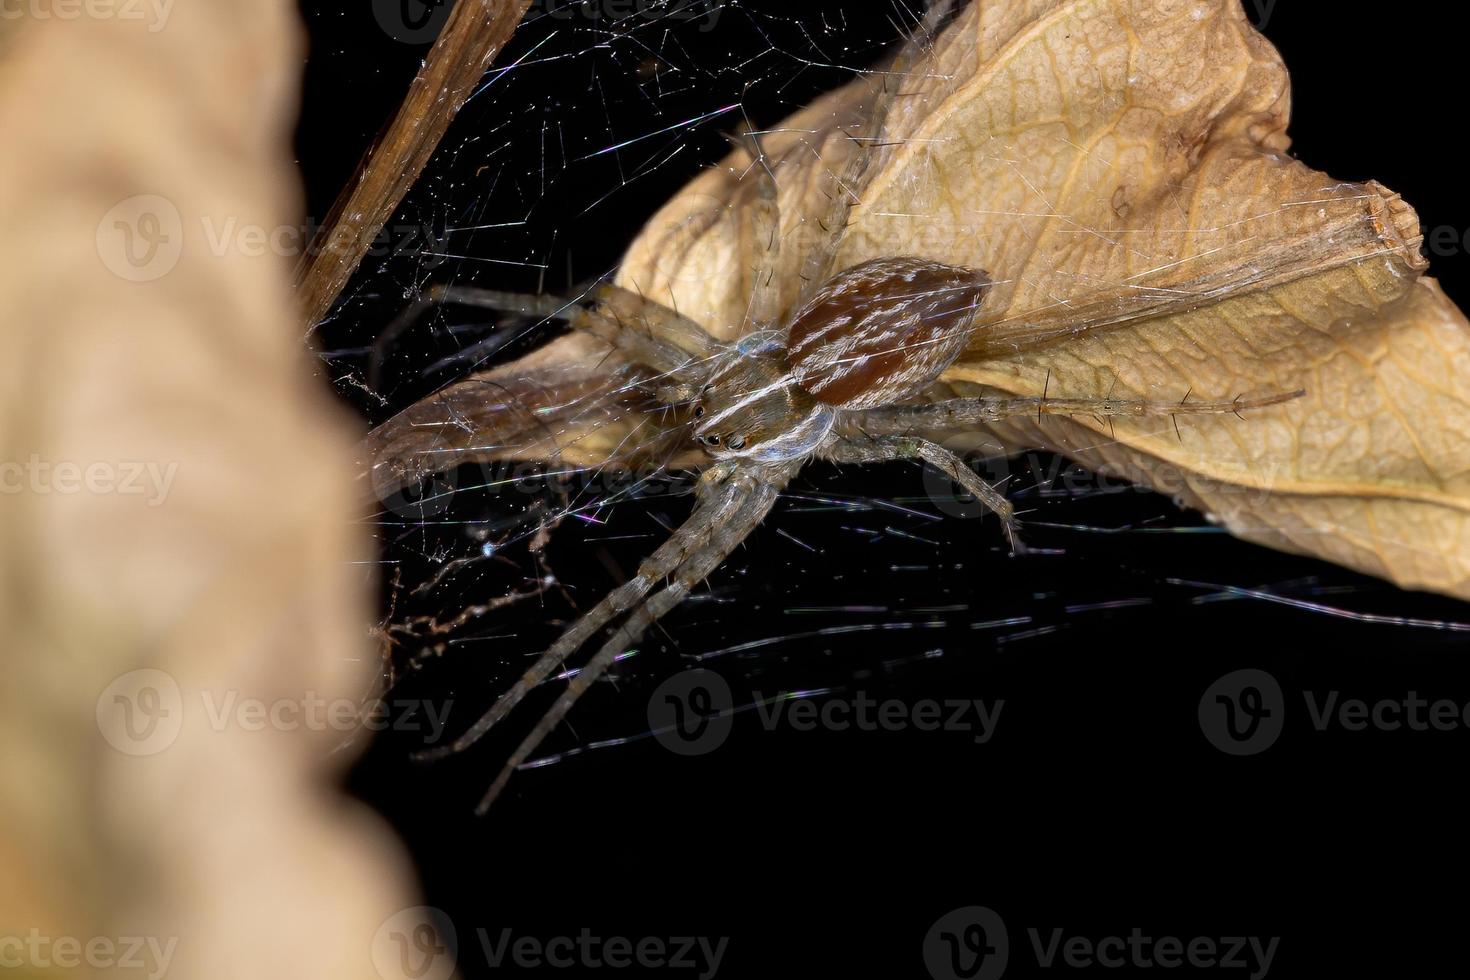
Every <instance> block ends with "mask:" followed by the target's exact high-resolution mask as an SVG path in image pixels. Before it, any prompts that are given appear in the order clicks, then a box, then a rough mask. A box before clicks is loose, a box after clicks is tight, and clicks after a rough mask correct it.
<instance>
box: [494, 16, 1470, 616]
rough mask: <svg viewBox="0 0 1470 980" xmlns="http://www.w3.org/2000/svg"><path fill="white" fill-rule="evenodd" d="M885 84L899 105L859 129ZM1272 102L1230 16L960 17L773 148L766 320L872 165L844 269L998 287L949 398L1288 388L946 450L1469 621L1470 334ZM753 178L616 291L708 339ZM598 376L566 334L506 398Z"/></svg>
mask: <svg viewBox="0 0 1470 980" xmlns="http://www.w3.org/2000/svg"><path fill="white" fill-rule="evenodd" d="M878 84H887V85H890V86H897V87H898V88H899V93H900V94H899V96H898V97H897V99H896V100H895V102H894V106H893V109H892V111H891V112H890V114H889V117H888V121H887V125H886V127H885V129H884V131H883V132H882V133H881V134H879V133H867V132H864V131H863V120H864V117H865V115H866V110H867V107H868V106H869V105H871V103H872V99H873V96H874V90H875V87H876V86H877V85H878ZM1288 107H1289V89H1288V81H1287V76H1286V72H1285V69H1284V67H1283V65H1282V64H1281V61H1280V59H1279V57H1278V56H1277V54H1276V52H1275V51H1274V49H1272V48H1271V46H1270V45H1269V44H1268V43H1267V42H1266V41H1265V40H1264V39H1263V38H1262V37H1261V36H1260V35H1259V34H1258V33H1257V32H1256V31H1255V30H1254V29H1253V28H1252V27H1251V26H1250V24H1249V23H1248V22H1247V21H1246V19H1245V16H1244V13H1243V11H1242V9H1241V7H1240V5H1239V3H1238V2H1237V0H1180V2H1170V0H1133V2H1124V3H1119V2H1102V0H1008V2H996V3H984V4H972V5H970V6H968V7H967V8H966V9H965V10H964V11H963V12H962V13H961V14H960V16H959V17H958V18H957V20H956V21H955V22H954V23H953V24H952V25H951V26H950V27H949V28H948V29H947V30H946V32H945V33H944V34H943V35H942V36H941V37H940V38H939V39H938V41H937V42H936V44H935V45H934V47H933V50H932V51H931V52H930V54H929V56H928V57H927V58H925V59H923V60H921V61H920V62H919V63H918V64H917V65H916V66H915V68H914V70H913V72H912V73H910V74H908V75H906V76H903V77H895V76H888V75H885V74H883V73H878V74H877V75H876V77H875V78H862V79H859V80H858V81H856V82H854V83H853V84H852V85H850V86H848V87H847V88H845V89H843V90H840V91H839V92H836V93H833V94H831V95H829V96H828V97H826V98H825V99H823V100H820V101H819V102H818V103H816V104H814V105H812V106H811V107H809V108H808V109H806V110H804V111H802V112H801V113H798V114H797V115H796V116H794V117H793V118H791V119H789V120H787V121H785V122H784V123H782V124H781V125H780V126H778V127H774V132H773V133H772V134H771V135H770V136H769V137H767V141H766V149H767V152H768V154H769V155H770V156H771V157H773V158H774V159H775V164H774V165H775V170H776V175H777V179H778V182H779V185H780V203H781V213H782V224H781V235H782V246H783V259H782V262H781V265H780V268H779V269H778V270H777V274H778V277H779V281H780V286H781V291H782V295H783V297H784V298H785V300H786V302H787V303H788V304H789V303H790V302H791V301H793V300H794V299H795V297H796V295H797V292H798V290H799V289H800V288H801V285H802V283H801V278H800V273H801V269H802V261H801V260H802V258H803V257H804V256H805V254H807V253H808V252H809V250H810V249H811V248H812V247H813V246H814V244H815V243H816V242H818V241H820V240H821V238H822V237H823V236H824V231H823V229H821V228H819V227H816V225H817V216H819V215H822V214H825V213H826V211H827V202H828V200H829V199H830V196H831V195H832V194H834V193H839V191H838V190H837V188H836V175H837V174H839V173H841V172H842V169H843V167H842V165H843V162H844V161H845V160H846V158H847V157H848V156H849V155H850V154H852V153H858V152H872V153H873V154H874V157H873V160H872V162H871V164H870V166H869V171H868V175H869V179H868V180H867V181H866V182H865V183H864V186H860V187H858V188H849V189H846V191H848V192H852V191H855V192H857V196H858V203H857V205H856V206H855V208H854V210H853V213H852V215H851V220H850V222H849V225H848V229H847V234H846V238H845V240H844V243H843V245H842V248H841V259H840V262H839V267H845V266H849V265H852V264H855V263H857V262H861V261H864V260H866V259H869V258H874V257H878V256H885V255H898V254H912V255H920V256H923V257H925V258H929V259H934V260H938V261H942V262H949V263H955V264H962V265H969V266H972V267H976V268H982V269H985V270H986V271H988V272H989V274H990V275H991V277H992V279H994V280H995V282H996V287H995V289H994V290H993V291H992V293H991V295H990V296H989V298H988V299H987V301H986V303H985V305H984V306H983V308H982V310H981V316H980V320H979V323H978V324H977V329H976V332H975V337H974V341H973V343H972V346H971V348H970V351H969V353H968V354H967V355H966V356H965V357H963V358H962V359H961V361H960V362H959V363H957V364H956V365H955V366H954V367H953V368H952V369H951V370H950V371H949V372H948V373H947V374H946V376H945V379H944V380H945V381H946V382H947V383H948V385H949V386H950V392H948V393H953V392H972V391H977V390H980V389H982V388H983V389H992V390H999V391H1004V392H1009V393H1015V394H1023V395H1040V394H1042V393H1043V391H1047V392H1049V393H1050V394H1051V395H1054V396H1058V397H1085V396H1099V395H1106V394H1109V393H1111V394H1113V395H1115V396H1117V397H1125V398H1126V397H1139V398H1144V397H1146V398H1150V399H1155V400H1162V399H1180V400H1182V399H1184V398H1186V397H1189V398H1195V399H1201V400H1221V399H1224V400H1228V399H1230V398H1232V397H1234V396H1236V395H1240V394H1244V393H1265V392H1285V391H1291V390H1294V389H1297V388H1303V389H1306V391H1307V392H1308V394H1307V397H1305V398H1303V399H1301V400H1299V401H1297V402H1293V403H1291V404H1289V405H1285V406H1279V407H1276V408H1273V409H1270V410H1268V411H1261V412H1259V413H1255V414H1254V415H1252V416H1251V417H1246V418H1237V417H1234V416H1197V417H1185V418H1182V419H1180V421H1179V427H1178V429H1177V430H1176V428H1175V426H1174V424H1173V423H1172V422H1171V421H1169V420H1167V419H1166V420H1162V421H1161V420H1156V419H1140V420H1127V421H1124V420H1119V421H1118V422H1117V423H1116V425H1115V426H1110V425H1108V424H1107V423H1106V422H1104V421H1100V420H1096V419H1091V418H1074V419H1065V418H1047V419H1044V420H1042V421H1041V422H1039V423H1038V422H1035V421H1028V422H1019V423H1015V424H1006V425H1002V426H995V427H993V428H992V429H989V430H986V431H983V432H979V431H977V432H976V433H974V434H973V436H972V438H970V439H968V440H960V441H959V442H960V443H961V444H963V443H965V442H968V443H969V444H971V445H992V446H997V447H999V448H1003V449H1004V450H1006V451H1020V450H1023V449H1027V448H1035V447H1041V448H1054V449H1058V450H1060V451H1063V452H1065V453H1067V454H1068V455H1069V456H1071V457H1073V458H1075V459H1077V460H1079V461H1081V462H1083V463H1084V464H1086V465H1089V466H1092V467H1097V468H1105V469H1108V470H1111V471H1113V472H1116V473H1120V474H1123V475H1126V476H1128V477H1129V478H1130V479H1134V480H1137V481H1139V482H1142V483H1145V484H1148V485H1150V486H1153V487H1156V488H1158V489H1160V490H1162V491H1164V492H1168V493H1171V494H1174V495H1175V496H1176V497H1177V498H1178V499H1180V500H1181V501H1182V502H1184V503H1186V504H1188V505H1190V506H1194V507H1197V508H1199V509H1201V510H1204V511H1205V512H1207V513H1208V514H1210V515H1212V516H1213V517H1214V518H1215V519H1217V520H1219V521H1221V522H1222V523H1223V524H1224V525H1225V526H1226V527H1228V528H1229V529H1230V530H1231V531H1232V532H1233V533H1235V534H1237V535H1239V536H1241V537H1244V538H1248V539H1250V540H1254V541H1259V542H1261V543H1264V544H1268V545H1270V546H1272V547H1276V548H1281V549H1284V550H1290V551H1296V552H1303V553H1307V554H1312V555H1317V556H1320V557H1323V558H1326V559H1328V560H1331V561H1335V562H1338V563H1341V564H1344V565H1347V566H1349V567H1352V568H1355V569H1360V570H1363V571H1366V572H1369V573H1371V574H1374V575H1379V576H1382V577H1384V578H1388V579H1390V580H1393V581H1395V582H1398V583H1400V584H1402V585H1405V586H1409V587H1419V588H1426V589H1433V590H1437V591H1442V592H1447V593H1450V594H1454V595H1459V596H1466V597H1470V549H1466V548H1465V547H1464V546H1463V545H1464V543H1465V540H1466V537H1467V513H1466V512H1467V509H1470V483H1467V479H1470V478H1467V475H1466V473H1465V472H1464V471H1465V466H1464V464H1463V461H1464V460H1466V459H1470V455H1467V452H1466V450H1467V448H1470V446H1467V439H1470V380H1466V379H1470V372H1467V370H1466V369H1467V367H1470V333H1467V330H1466V324H1465V321H1464V318H1463V316H1462V315H1461V314H1460V313H1459V311H1458V310H1456V309H1455V308H1454V307H1453V305H1452V304H1450V303H1449V302H1448V300H1446V299H1445V298H1444V296H1443V294H1442V293H1440V292H1439V291H1438V289H1437V288H1436V287H1435V286H1434V285H1433V284H1432V283H1429V282H1427V281H1423V282H1421V281H1420V280H1419V276H1420V274H1421V273H1422V272H1423V270H1424V267H1425V265H1424V262H1423V260H1422V258H1421V257H1420V254H1419V244H1420V235H1419V230H1418V222H1417V219H1416V217H1415V216H1414V214H1413V212H1412V210H1411V209H1410V208H1409V207H1408V206H1407V205H1405V204H1404V203H1403V202H1402V201H1401V200H1399V199H1398V198H1397V197H1396V196H1395V195H1393V194H1392V193H1390V192H1389V191H1387V190H1386V189H1384V188H1383V187H1381V186H1380V185H1378V184H1376V183H1368V184H1344V183H1339V182H1336V181H1334V180H1332V179H1331V178H1329V177H1327V176H1325V175H1323V174H1320V173H1317V172H1315V171H1313V170H1311V169H1309V168H1307V167H1305V166H1304V165H1302V164H1301V163H1299V162H1297V161H1295V160H1293V159H1291V158H1289V157H1288V156H1286V155H1285V151H1286V149H1287V146H1288V139H1287V137H1286V135H1285V127H1286V124H1287V118H1288ZM872 147H876V149H870V148H872ZM749 165H750V161H749V159H748V157H747V155H745V154H743V153H736V154H734V155H732V157H731V158H730V159H729V160H727V161H725V163H724V165H722V166H721V167H720V168H717V169H713V170H711V171H708V172H706V173H705V174H703V175H702V176H701V177H699V178H698V179H697V180H695V181H694V182H692V183H691V184H690V185H689V186H688V187H687V188H685V190H684V191H683V192H681V193H680V194H679V195H677V196H676V197H675V198H674V199H673V200H672V201H671V202H670V203H669V204H668V205H667V206H666V207H665V208H664V209H663V210H662V211H661V212H660V213H659V214H658V215H657V216H655V218H654V219H653V220H652V221H651V222H650V224H649V227H648V228H647V229H646V230H645V232H644V234H643V235H642V236H641V237H640V238H639V239H638V241H636V242H635V243H634V245H633V246H632V248H631V249H630V250H629V252H628V255H627V257H626V260H625V263H624V265H623V268H622V271H621V274H620V279H621V281H622V282H623V283H624V284H625V285H629V286H634V287H636V288H639V289H641V290H643V291H644V292H645V293H647V294H648V295H649V296H651V297H653V298H656V299H659V300H661V301H664V302H666V303H669V304H671V305H676V306H677V307H678V308H679V309H680V310H681V311H682V312H683V313H685V314H686V315H688V316H691V317H693V318H694V319H696V320H698V321H699V322H701V323H703V324H704V325H706V326H707V327H708V328H709V329H710V330H711V332H712V333H715V334H716V335H718V336H721V337H724V338H727V339H728V338H730V337H731V336H733V335H734V334H735V333H736V332H737V331H738V329H739V325H740V324H741V323H742V321H743V315H744V311H745V307H746V302H747V290H746V287H745V284H744V280H746V279H747V278H748V272H747V270H748V268H749V266H750V264H751V263H750V260H749V256H748V255H747V254H746V252H745V251H744V246H743V245H742V243H744V242H747V241H749V239H750V237H751V236H750V232H749V227H748V226H749V224H750V222H751V221H752V220H753V218H752V216H751V210H750V209H749V208H747V207H745V206H744V205H745V204H746V203H748V201H749V200H750V196H751V195H753V194H754V193H755V187H754V183H755V182H754V181H748V180H742V179H741V177H742V175H743V174H744V173H745V172H746V171H747V170H748V169H749ZM599 354H600V352H599V351H598V348H597V346H596V344H595V343H593V342H592V341H590V340H587V339H586V338H580V337H578V338H567V339H565V340H562V341H559V342H558V343H557V344H554V345H551V346H550V347H548V348H546V349H544V350H543V351H541V352H538V355H537V357H538V361H537V362H536V366H535V369H534V370H531V371H524V370H522V368H523V367H529V365H511V366H509V367H508V368H502V369H501V370H500V372H498V373H499V374H500V375H501V376H502V377H517V378H520V379H521V380H522V381H523V382H525V383H537V382H538V381H540V380H543V379H544V376H543V375H541V374H540V373H539V372H541V371H544V370H546V369H547V367H546V366H547V365H561V366H562V367H563V368H564V369H569V370H574V371H577V372H579V373H580V377H581V378H582V379H583V381H584V382H585V381H586V380H588V379H590V378H591V377H592V376H593V375H594V374H595V369H593V368H592V367H590V365H592V364H594V363H596V361H597V359H598V357H599ZM944 393H945V392H936V394H944ZM636 420H637V418H636V416H627V417H625V418H624V420H623V427H624V429H626V428H627V427H628V426H630V425H631V424H633V423H634V422H635V421H636ZM581 435H582V433H581V432H580V431H579V430H578V429H577V428H576V427H575V426H572V427H571V428H570V430H569V432H568V434H567V438H568V439H569V440H572V441H575V440H576V439H577V438H578V437H580V436H581ZM600 439H601V441H602V442H603V443H604V444H616V442H617V439H616V438H614V437H613V436H610V435H609V434H608V433H606V432H604V433H603V434H602V435H601V437H600Z"/></svg>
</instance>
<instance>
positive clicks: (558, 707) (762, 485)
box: [475, 466, 795, 815]
mask: <svg viewBox="0 0 1470 980" xmlns="http://www.w3.org/2000/svg"><path fill="white" fill-rule="evenodd" d="M794 472H795V467H794V466H793V467H786V468H782V469H779V470H774V471H771V472H767V473H764V474H759V475H757V476H755V477H753V478H752V477H748V476H746V475H744V474H740V473H737V474H736V475H735V476H734V477H732V482H740V483H746V484H747V488H746V492H745V493H744V494H743V495H742V497H741V502H740V504H739V505H738V507H736V508H735V510H734V512H733V513H732V514H731V515H730V516H729V518H728V519H727V520H725V521H724V522H722V523H721V524H720V525H719V526H718V527H716V528H715V530H714V532H713V534H711V535H710V537H709V540H708V541H707V542H705V543H704V544H703V545H702V546H701V547H700V548H698V549H696V550H691V551H690V552H689V553H688V555H687V558H686V559H685V561H684V563H683V564H681V565H680V566H679V567H678V568H677V569H676V570H675V571H674V572H673V574H672V576H671V580H670V582H669V584H668V585H667V586H666V587H665V588H664V589H663V590H661V591H660V592H658V593H657V594H655V595H654V596H653V597H652V598H651V599H649V600H648V601H647V602H645V603H643V604H642V605H641V606H638V607H636V608H634V609H633V610H632V613H631V615H630V616H629V617H628V619H627V620H626V621H625V622H624V623H623V625H622V626H621V627H619V628H618V629H617V630H616V631H615V632H614V633H613V635H612V636H611V637H610V638H609V639H608V641H607V642H606V643H604V644H603V646H602V648H601V649H599V650H598V651H597V653H596V654H594V655H593V657H592V659H591V660H589V661H588V662H587V664H586V666H584V667H583V668H582V669H581V670H580V671H578V672H577V673H576V675H575V676H573V677H572V679H571V681H570V682H568V684H567V689H566V691H565V692H563V693H562V695H561V697H559V698H557V699H556V703H555V704H554V705H552V706H551V708H550V709H549V710H547V712H546V714H544V715H542V717H541V720H540V721H539V722H537V723H536V727H535V729H533V730H532V732H531V734H529V735H527V736H526V738H525V740H524V741H522V742H521V744H520V746H519V747H518V748H517V749H516V750H515V752H514V753H513V754H512V755H511V757H510V758H509V759H507V760H506V762H505V765H504V766H503V767H502V768H501V770H500V775H499V776H497V777H496V779H495V782H494V783H492V784H491V786H490V789H489V790H488V791H486V793H485V796H484V798H483V799H482V800H481V801H480V805H479V806H478V807H476V808H475V812H476V813H478V814H482V815H483V814H484V813H485V811H487V810H488V809H489V808H490V805H491V804H492V803H494V802H495V798H496V797H497V796H499V795H500V792H501V790H503V789H505V785H506V783H507V782H509V781H510V777H511V776H512V775H514V774H515V771H516V770H517V769H518V768H520V766H521V765H522V764H523V763H525V761H526V760H527V759H529V758H530V757H531V753H532V752H534V751H536V747H537V746H538V745H540V744H541V742H542V741H543V740H544V739H545V738H546V736H547V735H549V734H551V732H552V731H554V730H555V729H556V726H557V725H559V724H561V722H562V719H564V718H565V717H566V716H567V713H568V712H569V711H571V710H572V706H573V705H575V704H576V703H577V700H578V699H579V698H581V696H582V695H583V694H585V693H586V692H587V689H588V688H590V687H591V686H592V685H593V684H594V683H596V682H597V680H598V678H600V677H601V676H602V675H603V674H604V673H605V672H606V671H607V669H608V668H609V667H611V666H612V665H613V663H614V662H615V661H616V660H617V658H618V655H619V654H621V653H622V652H623V651H625V650H627V649H628V647H630V646H632V645H633V644H635V643H637V642H638V641H639V640H640V639H641V638H642V637H643V634H644V633H645V632H647V631H648V628H649V627H651V626H652V625H653V624H654V623H656V622H658V621H659V620H660V619H662V618H663V617H664V616H665V615H667V614H668V613H669V612H670V611H671V610H673V609H674V608H675V607H676V606H678V605H679V603H681V602H683V601H684V600H685V599H686V598H688V596H689V593H690V592H691V591H693V589H694V587H695V586H696V585H698V584H699V583H700V582H701V581H703V580H704V579H705V578H707V577H709V576H710V575H711V574H712V573H713V572H714V571H715V570H716V569H717V568H719V567H720V565H722V564H724V561H725V559H726V558H728V557H729V556H730V552H732V551H734V550H735V548H736V546H738V545H739V544H740V542H742V541H744V540H745V538H746V537H747V536H749V534H750V533H751V532H752V531H754V530H755V528H756V527H757V526H758V525H759V524H760V523H761V521H763V520H765V517H766V515H767V514H768V513H770V511H771V508H772V507H773V506H775V504H776V500H777V498H778V497H779V496H780V493H781V488H782V487H783V486H784V485H785V483H786V480H787V479H789V478H790V475H791V474H792V473H794ZM679 533H680V534H682V533H683V529H681V530H680V532H679Z"/></svg>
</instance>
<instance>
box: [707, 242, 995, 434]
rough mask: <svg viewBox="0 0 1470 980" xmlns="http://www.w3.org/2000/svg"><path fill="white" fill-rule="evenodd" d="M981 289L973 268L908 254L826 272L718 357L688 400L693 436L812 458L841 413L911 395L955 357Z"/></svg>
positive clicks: (983, 280)
mask: <svg viewBox="0 0 1470 980" xmlns="http://www.w3.org/2000/svg"><path fill="white" fill-rule="evenodd" d="M989 288H990V279H989V277H988V276H986V275H985V273H983V272H976V271H973V270H970V269H964V268H959V267H957V266H949V265H943V264H941V263H938V262H927V261H925V260H923V259H917V258H910V257H898V258H888V259H874V260H872V261H869V262H864V263H862V264H861V265H857V266H854V267H853V268H851V269H848V270H846V271H845V272H842V273H840V274H838V275H836V276H833V277H832V278H831V279H830V280H829V281H827V282H826V283H824V284H823V285H822V288H821V289H819V290H817V291H816V292H815V293H813V294H812V296H811V298H810V299H809V300H807V302H806V303H805V304H804V305H802V306H801V307H799V308H798V309H796V310H795V311H794V312H793V314H792V315H791V316H790V318H789V321H788V322H787V324H786V325H785V328H784V329H783V330H777V331H763V332H758V333H755V334H752V335H750V336H749V337H748V338H745V339H743V340H742V341H740V342H739V343H737V344H735V345H734V346H733V347H732V348H731V349H730V350H729V352H728V353H726V354H725V355H724V356H722V357H720V358H718V359H717V360H716V362H715V363H716V365H717V366H716V368H715V370H714V373H713V375H712V376H711V378H710V380H709V383H708V384H707V385H706V386H705V388H704V390H703V392H702V393H701V394H700V395H699V397H698V398H697V399H696V402H695V407H694V418H695V421H696V427H695V438H696V439H697V440H698V441H699V443H700V445H702V446H704V447H705V450H706V452H708V453H709V454H710V455H711V456H713V457H714V458H716V459H727V458H746V459H753V460H760V461H764V462H781V461H785V460H792V459H798V458H800V457H803V456H809V455H811V454H812V453H814V452H816V451H817V450H818V449H819V448H821V446H822V445H823V443H825V442H826V441H827V440H828V439H829V437H830V435H831V432H832V428H833V426H834V425H835V424H836V422H837V419H838V414H839V411H841V410H849V411H850V410H857V409H865V408H874V407H877V406H879V405H889V404H893V403H895V402H898V401H901V400H903V399H906V398H911V397H912V396H914V395H916V394H918V393H919V392H921V391H922V390H923V389H924V388H926V387H928V386H929V385H930V384H931V383H932V382H933V381H934V380H935V379H936V378H937V377H938V376H939V375H940V374H941V373H942V372H943V371H944V369H945V368H947V367H949V366H950V365H951V364H953V363H954V361H955V359H956V358H957V357H959V355H960V353H961V352H963V351H964V349H965V346H966V344H967V343H968V341H969V337H970V324H971V322H972V321H973V320H974V318H975V313H976V311H977V310H978V309H979V308H980V303H981V301H982V300H983V299H984V298H985V293H986V291H987V290H988V289H989Z"/></svg>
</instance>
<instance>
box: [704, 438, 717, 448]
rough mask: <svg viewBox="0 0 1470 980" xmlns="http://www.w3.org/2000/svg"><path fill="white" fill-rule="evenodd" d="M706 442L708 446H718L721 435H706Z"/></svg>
mask: <svg viewBox="0 0 1470 980" xmlns="http://www.w3.org/2000/svg"><path fill="white" fill-rule="evenodd" d="M704 444H705V445H706V446H718V445H719V444H720V437H719V436H705V437H704Z"/></svg>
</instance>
